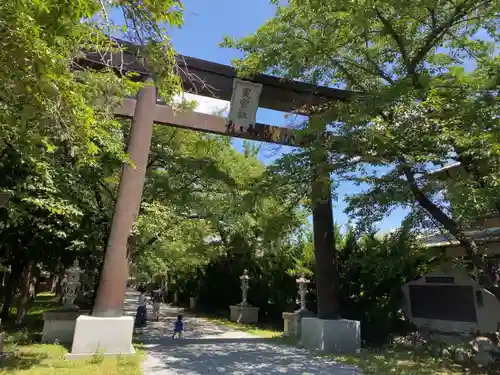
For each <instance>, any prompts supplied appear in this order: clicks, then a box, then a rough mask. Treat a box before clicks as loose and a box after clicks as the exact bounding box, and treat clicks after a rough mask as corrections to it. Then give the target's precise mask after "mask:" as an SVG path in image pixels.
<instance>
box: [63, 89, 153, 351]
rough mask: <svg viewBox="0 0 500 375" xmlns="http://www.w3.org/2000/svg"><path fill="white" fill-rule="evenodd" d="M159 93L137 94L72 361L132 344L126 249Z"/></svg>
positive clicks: (77, 327)
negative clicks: (89, 306) (88, 312)
mask: <svg viewBox="0 0 500 375" xmlns="http://www.w3.org/2000/svg"><path fill="white" fill-rule="evenodd" d="M156 101H157V90H156V87H155V86H154V85H153V81H152V80H148V82H147V83H146V86H144V87H143V88H142V89H141V91H139V93H138V95H137V99H136V105H135V110H134V117H133V119H132V125H131V127H130V136H129V141H128V149H127V152H128V154H129V156H130V161H131V162H132V165H130V164H128V163H126V164H124V165H123V169H122V174H121V179H120V186H119V189H118V197H117V200H116V204H115V212H114V215H113V221H112V224H111V231H110V234H109V240H108V246H107V249H106V254H105V256H104V264H103V268H102V273H101V278H100V281H99V287H98V291H97V296H96V300H95V303H94V308H93V311H92V316H80V317H79V318H78V319H77V321H76V327H75V335H74V337H73V345H72V348H71V353H68V355H67V358H68V359H77V358H82V357H88V356H92V355H94V354H95V353H96V352H97V351H101V352H103V354H104V355H125V354H132V353H134V352H135V350H134V347H133V345H132V336H133V332H134V318H133V317H131V316H122V310H123V304H124V300H125V291H126V287H127V279H128V271H129V270H128V259H127V245H128V240H129V237H130V233H131V231H132V228H133V225H134V223H135V221H136V220H137V216H138V214H139V208H140V205H141V198H142V190H143V187H144V178H145V176H146V168H147V162H148V156H149V149H150V145H151V137H152V134H153V123H154V119H155V113H156Z"/></svg>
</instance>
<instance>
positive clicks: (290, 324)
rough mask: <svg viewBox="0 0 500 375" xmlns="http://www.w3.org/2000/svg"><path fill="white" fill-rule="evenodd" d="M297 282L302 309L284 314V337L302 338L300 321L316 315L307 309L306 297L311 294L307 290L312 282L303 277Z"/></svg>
mask: <svg viewBox="0 0 500 375" xmlns="http://www.w3.org/2000/svg"><path fill="white" fill-rule="evenodd" d="M295 282H296V283H297V285H298V286H299V291H298V293H299V298H300V300H299V302H300V308H299V309H298V310H296V311H294V312H284V313H283V335H285V336H296V337H300V334H301V327H300V321H301V320H302V318H303V317H305V316H314V314H313V313H312V312H311V311H309V310H307V307H306V296H307V294H308V293H309V292H308V290H307V284H309V282H310V281H309V280H307V279H306V278H305V277H304V275H302V276H301V277H300V278H298V279H297V280H295Z"/></svg>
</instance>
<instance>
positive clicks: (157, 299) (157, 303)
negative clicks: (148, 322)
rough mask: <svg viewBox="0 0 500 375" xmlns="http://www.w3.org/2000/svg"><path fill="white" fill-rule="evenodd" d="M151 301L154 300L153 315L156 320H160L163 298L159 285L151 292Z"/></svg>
mask: <svg viewBox="0 0 500 375" xmlns="http://www.w3.org/2000/svg"><path fill="white" fill-rule="evenodd" d="M151 294H152V296H151V301H152V302H153V315H154V317H155V320H156V321H158V320H160V307H161V303H162V300H163V297H162V293H161V289H160V288H159V287H158V288H156V289H155V290H153V293H151Z"/></svg>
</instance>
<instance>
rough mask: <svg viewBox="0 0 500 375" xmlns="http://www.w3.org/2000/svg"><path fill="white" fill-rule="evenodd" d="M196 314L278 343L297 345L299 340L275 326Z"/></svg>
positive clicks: (210, 320)
mask: <svg viewBox="0 0 500 375" xmlns="http://www.w3.org/2000/svg"><path fill="white" fill-rule="evenodd" d="M196 316H198V317H200V318H203V319H205V320H206V321H208V322H211V323H214V324H217V325H222V326H226V327H231V328H234V329H235V330H238V331H242V332H246V333H249V334H251V335H254V336H258V337H262V338H264V339H271V340H273V341H276V342H277V343H280V344H286V345H296V344H297V343H298V342H299V338H298V337H290V336H283V332H282V331H278V330H277V329H273V328H269V327H262V326H259V325H254V324H242V323H236V322H232V321H230V320H229V319H224V318H220V317H213V316H210V315H200V314H196Z"/></svg>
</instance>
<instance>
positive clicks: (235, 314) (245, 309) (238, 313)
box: [229, 270, 259, 324]
mask: <svg viewBox="0 0 500 375" xmlns="http://www.w3.org/2000/svg"><path fill="white" fill-rule="evenodd" d="M240 280H241V286H240V288H241V302H240V303H239V304H237V305H233V306H229V309H230V320H231V321H233V322H237V323H246V324H252V323H257V322H258V320H259V308H258V307H254V306H252V305H250V304H249V303H248V301H247V297H248V290H249V289H250V286H249V281H250V276H248V270H245V271H243V275H241V276H240Z"/></svg>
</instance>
